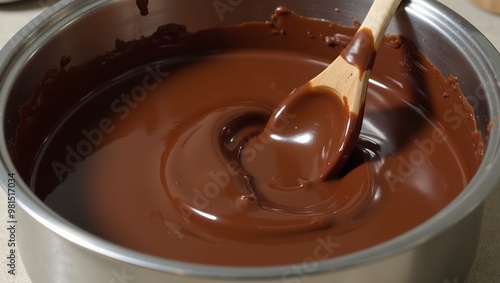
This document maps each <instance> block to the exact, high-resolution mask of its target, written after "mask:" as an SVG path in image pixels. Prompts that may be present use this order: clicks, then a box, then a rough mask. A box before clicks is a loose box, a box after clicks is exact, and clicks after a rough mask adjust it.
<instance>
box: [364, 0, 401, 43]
mask: <svg viewBox="0 0 500 283" xmlns="http://www.w3.org/2000/svg"><path fill="white" fill-rule="evenodd" d="M400 3H401V0H375V1H374V2H373V4H372V6H371V8H370V10H369V11H368V14H367V15H366V18H365V20H364V21H363V23H362V24H361V27H360V28H359V30H362V29H363V28H368V29H370V30H371V31H372V33H373V38H374V41H375V42H374V43H375V49H378V47H379V46H380V42H381V41H382V38H383V36H384V34H385V30H386V29H387V26H389V23H390V22H391V19H392V16H393V15H394V13H395V12H396V9H397V8H398V6H399V4H400Z"/></svg>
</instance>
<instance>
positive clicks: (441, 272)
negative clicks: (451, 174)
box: [0, 0, 500, 283]
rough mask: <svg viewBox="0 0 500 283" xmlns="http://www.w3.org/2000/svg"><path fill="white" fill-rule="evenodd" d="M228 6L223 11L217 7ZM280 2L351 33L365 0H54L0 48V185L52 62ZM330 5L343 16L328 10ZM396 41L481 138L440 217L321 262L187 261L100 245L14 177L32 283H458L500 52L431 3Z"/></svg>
mask: <svg viewBox="0 0 500 283" xmlns="http://www.w3.org/2000/svg"><path fill="white" fill-rule="evenodd" d="M221 3H222V4H223V5H225V6H224V7H225V9H216V8H215V6H217V5H220V4H221ZM279 5H284V6H286V7H288V8H290V9H292V10H294V11H297V12H298V13H300V14H302V15H305V16H313V17H318V18H325V19H332V20H335V21H337V22H339V23H341V24H345V25H352V18H351V17H354V18H356V19H359V20H362V19H363V17H364V15H365V14H366V12H367V11H368V8H369V7H370V5H371V1H369V0H358V1H344V0H337V1H331V0H310V1H299V0H281V1H280V0H252V1H244V0H216V1H214V0H199V1H197V3H196V5H187V3H186V1H184V0H165V1H152V3H150V15H149V16H147V17H141V16H140V15H139V12H138V9H137V7H136V3H135V1H130V0H127V1H124V0H113V1H111V0H94V1H76V0H74V1H63V3H62V2H60V3H58V4H56V5H55V6H53V7H51V8H49V9H48V10H47V11H46V12H44V13H43V14H42V15H40V16H38V17H37V18H35V19H34V20H33V21H32V22H31V23H30V24H28V25H27V26H26V27H25V28H23V29H22V30H21V31H19V33H18V34H16V35H15V36H14V37H13V38H12V40H11V41H9V43H8V44H7V45H6V47H5V48H4V49H3V50H2V51H1V52H0V108H1V109H0V113H2V116H1V119H2V123H1V124H0V127H1V131H0V134H1V135H2V139H0V158H1V165H0V178H1V182H2V186H3V187H4V189H7V188H8V179H9V177H8V175H7V174H8V173H10V172H14V173H16V172H17V169H16V167H15V166H14V164H13V162H12V160H11V157H10V155H9V151H8V145H7V142H8V140H10V139H11V138H12V137H13V136H14V134H15V125H16V124H17V122H18V121H19V114H18V109H19V107H20V105H21V104H22V103H23V102H25V101H27V100H28V98H29V97H30V96H31V95H32V93H33V89H34V87H35V85H36V84H37V82H38V81H39V80H40V78H41V77H42V76H43V75H44V73H45V71H46V70H47V69H49V68H51V67H53V66H57V64H58V63H59V60H60V58H61V55H63V54H71V56H72V64H78V63H81V62H84V61H85V60H88V59H91V58H93V57H95V56H96V55H98V54H103V53H105V52H106V51H109V50H112V49H114V44H115V39H116V38H120V39H124V40H129V39H133V38H138V37H139V36H140V35H148V34H151V33H152V32H153V31H154V30H155V29H156V27H157V26H159V25H162V24H165V23H168V22H174V23H180V24H186V25H187V26H188V27H189V29H190V30H192V31H194V30H198V29H206V28H210V27H215V26H221V25H227V24H237V23H241V22H245V21H253V20H267V19H268V17H269V16H270V14H271V13H272V11H273V10H274V8H275V7H277V6H279ZM335 8H339V9H340V10H341V11H342V12H341V13H336V12H335ZM388 32H389V33H398V34H403V35H405V36H406V37H409V38H411V39H413V40H414V42H415V43H416V45H417V47H418V48H419V49H420V50H422V51H423V52H424V53H425V54H426V56H427V57H428V58H429V59H430V61H431V62H433V63H434V65H436V66H437V67H438V68H439V69H440V70H441V71H442V73H443V74H444V75H445V76H447V75H448V74H450V73H453V74H455V75H456V76H457V77H458V78H459V79H460V86H461V88H462V90H463V93H464V94H465V95H466V96H467V98H468V100H469V102H470V103H471V105H472V106H473V108H474V111H475V115H476V119H477V127H478V129H479V131H480V132H481V133H482V135H483V138H484V140H485V141H487V150H486V155H485V157H484V161H483V163H482V165H481V166H480V168H479V170H478V171H477V173H476V174H475V177H474V178H473V179H472V181H471V182H470V183H469V184H468V185H467V187H466V188H465V189H464V191H463V192H462V193H461V194H460V195H459V196H458V197H457V198H456V199H455V200H454V201H453V202H452V203H451V204H449V205H448V206H447V207H446V208H444V209H443V210H442V211H441V212H440V213H438V214H437V215H435V216H434V217H433V218H431V219H429V220H428V221H427V222H425V223H423V224H422V225H420V226H418V227H416V228H415V229H413V230H411V231H409V232H407V233H405V234H403V235H401V236H399V237H397V238H395V239H393V240H390V241H388V242H385V243H383V244H380V245H378V246H374V247H372V248H370V249H366V250H363V251H360V252H356V253H353V254H349V255H346V256H342V257H338V258H334V259H331V260H327V261H321V262H312V263H308V264H307V265H306V264H303V263H297V264H296V265H288V266H272V267H252V268H243V267H242V268H238V267H223V266H209V265H196V264H191V263H188V262H178V261H172V260H168V259H162V258H157V257H153V256H149V255H147V254H142V253H139V252H136V251H132V250H129V249H127V248H124V247H121V246H118V245H115V244H113V243H110V242H107V241H105V240H102V239H100V238H98V237H96V236H94V235H92V234H90V233H88V232H86V231H84V230H82V229H80V228H79V227H76V226H75V225H73V224H71V223H69V222H68V221H67V220H65V219H63V218H62V217H61V216H59V215H57V214H55V213H54V212H53V211H51V210H50V209H49V208H48V207H47V206H46V205H45V204H44V203H43V202H42V201H40V200H39V199H38V198H37V197H36V196H35V195H34V194H33V192H32V191H31V190H30V188H29V187H28V186H27V185H26V183H25V182H23V180H21V179H19V178H18V179H17V186H18V190H17V192H16V197H17V200H18V204H19V206H20V208H21V209H19V210H18V211H17V216H18V226H19V227H18V229H19V230H18V233H17V239H18V243H19V249H20V252H21V255H22V258H23V262H24V265H25V267H26V269H27V272H28V273H29V275H30V277H31V279H32V281H33V283H40V282H50V283H57V282H64V283H66V282H82V283H88V282H110V283H111V282H121V283H123V282H148V283H155V282H158V283H159V282H178V283H182V282H224V281H226V282H285V283H286V282H343V283H349V282H352V283H359V282H374V283H376V282H380V283H382V282H383V283H392V282H393V283H410V282H413V283H422V282H426V283H443V282H463V281H464V280H465V278H466V277H467V274H468V272H469V269H470V267H471V265H472V262H473V259H474V255H475V252H476V247H477V242H478V237H479V232H480V227H481V217H482V211H483V205H482V204H483V201H484V199H485V198H486V196H487V195H488V194H489V193H490V192H491V191H492V189H493V188H494V187H495V186H498V185H499V184H500V174H498V172H497V170H498V169H497V168H499V167H500V158H499V156H498V155H499V146H500V135H499V133H500V132H499V130H498V127H495V125H494V124H492V125H493V127H492V125H491V124H489V123H490V122H491V121H495V119H496V120H498V118H495V117H500V101H499V98H500V85H499V83H498V78H497V77H496V76H497V74H500V55H499V54H498V52H497V51H496V50H495V48H494V47H493V46H492V45H491V44H490V43H489V42H488V41H487V40H486V38H485V37H483V36H482V35H481V34H480V33H479V32H478V31H477V30H476V29H475V28H474V27H473V26H471V25H470V24H469V23H468V22H467V21H465V20H464V19H463V18H461V17H459V16H458V15H457V14H455V13H454V12H452V11H451V10H449V9H448V8H446V7H444V6H443V5H441V4H439V3H438V2H436V1H433V0H412V1H407V2H405V8H404V9H401V10H400V11H399V12H398V13H397V15H396V17H395V19H394V20H393V21H392V23H391V26H390V27H389V31H388Z"/></svg>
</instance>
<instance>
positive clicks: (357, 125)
mask: <svg viewBox="0 0 500 283" xmlns="http://www.w3.org/2000/svg"><path fill="white" fill-rule="evenodd" d="M400 2H401V0H375V1H374V2H373V4H372V6H371V8H370V11H369V12H368V14H367V16H366V18H365V20H364V21H363V23H362V25H361V26H360V28H359V30H358V31H357V33H356V34H355V35H354V37H353V38H352V40H351V41H350V43H349V44H348V46H347V47H346V48H345V49H344V51H343V52H342V53H341V55H340V56H339V57H338V58H337V59H336V60H335V61H333V62H332V63H331V64H330V65H329V66H328V67H327V68H326V69H325V70H324V71H323V72H321V73H320V74H319V75H318V76H316V77H315V78H313V79H312V80H310V81H309V83H307V84H306V85H304V86H302V87H300V88H298V89H297V90H295V91H294V92H292V93H291V94H290V95H289V96H288V97H287V98H286V99H285V100H284V101H283V102H282V103H281V105H280V106H278V107H277V108H276V110H275V111H274V113H273V114H272V116H271V118H270V119H269V121H268V123H267V125H266V128H265V129H264V131H263V132H262V133H261V134H260V135H259V137H258V138H257V139H254V140H253V141H252V140H251V141H250V142H249V144H247V145H246V146H245V148H261V150H260V152H259V154H257V156H255V158H251V159H248V160H243V166H244V167H245V169H246V170H247V171H248V172H250V173H251V174H252V173H253V172H259V170H258V169H259V167H260V168H262V166H266V167H269V166H270V165H271V167H273V166H274V168H271V169H270V170H269V172H268V173H266V176H258V177H257V179H260V181H259V180H258V182H260V183H261V182H265V183H267V184H268V185H271V186H278V187H280V188H284V187H296V188H298V187H303V186H305V184H306V183H310V182H314V181H317V180H322V179H325V178H327V177H329V176H336V175H338V173H339V171H340V169H341V168H342V167H343V165H344V164H345V162H346V161H347V159H348V158H349V156H350V154H351V153H352V151H353V150H354V148H355V146H356V142H357V140H358V137H359V133H360V130H361V124H362V123H361V122H362V118H363V111H364V104H365V99H366V91H367V85H368V78H369V75H370V70H371V68H372V66H373V62H374V60H375V56H376V50H377V49H378V47H379V45H380V43H381V41H382V38H383V36H384V33H385V30H386V29H387V26H388V25H389V22H390V21H391V18H392V16H393V15H394V13H395V11H396V9H397V7H398V6H399V4H400ZM259 141H260V144H258V143H259ZM263 141H265V142H263ZM263 143H265V144H264V145H265V148H264V147H263V146H262V144H263ZM245 148H244V150H245ZM243 153H245V151H243ZM273 164H274V165H273Z"/></svg>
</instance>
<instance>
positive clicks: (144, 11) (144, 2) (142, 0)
mask: <svg viewBox="0 0 500 283" xmlns="http://www.w3.org/2000/svg"><path fill="white" fill-rule="evenodd" d="M136 3H137V7H138V8H139V11H140V12H141V16H147V15H148V14H149V8H148V5H149V0H136Z"/></svg>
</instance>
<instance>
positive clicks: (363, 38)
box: [340, 28, 377, 75]
mask: <svg viewBox="0 0 500 283" xmlns="http://www.w3.org/2000/svg"><path fill="white" fill-rule="evenodd" d="M376 55H377V51H376V50H375V40H374V38H373V33H372V31H371V30H370V29H367V28H364V29H362V30H359V31H358V32H357V33H356V35H354V37H353V38H352V40H351V41H350V42H349V44H348V45H347V47H346V48H345V49H344V50H343V51H342V52H341V53H340V56H342V58H344V60H345V61H346V62H347V63H349V64H351V65H353V66H356V67H357V68H358V70H359V71H360V75H362V74H363V72H364V71H367V70H371V69H372V68H373V64H374V63H375V57H376Z"/></svg>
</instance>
